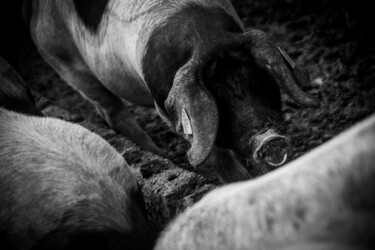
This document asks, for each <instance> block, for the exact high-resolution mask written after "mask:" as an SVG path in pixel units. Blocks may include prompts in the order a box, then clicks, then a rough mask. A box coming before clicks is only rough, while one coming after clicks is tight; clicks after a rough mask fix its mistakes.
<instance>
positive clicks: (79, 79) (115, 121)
mask: <svg viewBox="0 0 375 250" xmlns="http://www.w3.org/2000/svg"><path fill="white" fill-rule="evenodd" d="M42 54H43V53H42ZM44 56H45V58H46V59H47V60H48V61H49V62H50V63H51V65H52V66H53V67H54V68H55V70H56V71H57V72H58V73H59V74H60V76H61V78H62V79H63V80H65V81H66V82H67V83H68V84H69V85H70V86H72V87H73V88H74V89H75V90H77V91H78V92H79V93H80V94H81V95H82V96H83V97H84V98H86V99H87V100H89V101H90V102H91V103H92V104H93V105H94V106H95V107H96V110H97V111H98V113H99V114H100V115H101V116H102V117H103V119H104V120H105V121H106V122H107V124H108V125H109V126H110V127H111V128H112V129H114V130H115V131H116V132H119V133H121V134H123V135H124V136H126V137H127V138H128V139H130V140H132V141H133V142H135V143H136V144H138V145H139V146H141V147H142V148H144V149H146V150H148V151H151V152H153V153H155V154H159V155H161V156H164V152H163V151H162V150H161V149H160V148H159V147H158V146H156V144H155V143H154V142H153V140H152V139H151V138H150V137H149V135H148V134H147V133H146V132H145V131H143V130H142V128H141V127H140V126H139V125H138V123H137V122H136V121H135V120H134V117H133V116H132V115H131V112H130V110H129V108H128V107H127V105H126V104H125V103H124V101H123V100H122V99H121V98H119V97H118V96H116V95H114V94H113V93H112V92H110V91H109V90H108V89H107V88H106V87H105V86H103V84H102V83H101V82H100V81H99V80H98V79H97V78H96V77H95V76H94V75H93V74H92V73H91V72H90V70H89V69H88V67H87V66H86V65H85V63H84V62H83V61H82V60H77V58H75V59H74V61H73V62H72V61H69V63H67V62H66V61H65V60H62V59H60V58H58V57H55V56H51V55H46V54H45V53H44Z"/></svg>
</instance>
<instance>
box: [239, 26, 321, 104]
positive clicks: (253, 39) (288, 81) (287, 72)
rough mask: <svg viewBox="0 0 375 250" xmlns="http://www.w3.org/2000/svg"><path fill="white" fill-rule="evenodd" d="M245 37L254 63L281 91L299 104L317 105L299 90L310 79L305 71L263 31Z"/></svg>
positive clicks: (253, 32)
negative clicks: (265, 72) (266, 73)
mask: <svg viewBox="0 0 375 250" xmlns="http://www.w3.org/2000/svg"><path fill="white" fill-rule="evenodd" d="M245 37H246V43H247V46H250V52H251V54H252V56H253V57H254V60H255V62H256V63H257V64H258V65H259V66H260V67H261V68H263V69H264V70H265V71H267V72H268V74H269V75H270V76H271V77H272V78H273V79H274V80H275V82H276V83H277V84H278V86H279V87H280V88H281V89H282V90H284V91H285V92H286V93H287V94H288V95H289V96H290V97H291V98H292V99H293V100H294V101H296V102H297V103H299V104H302V105H306V106H317V105H318V101H317V100H316V99H315V98H313V97H312V96H311V95H309V94H307V93H305V92H303V91H302V89H301V88H300V87H301V86H304V85H307V84H308V82H307V81H309V79H310V78H309V74H308V72H307V71H306V70H304V69H302V68H301V67H299V66H298V65H296V64H295V63H294V62H293V60H292V59H291V58H290V57H289V56H288V55H287V54H286V53H285V51H283V50H282V49H280V48H278V47H276V46H275V45H274V43H273V42H272V41H271V39H269V38H268V36H267V35H266V34H265V33H264V32H263V31H260V30H251V31H249V32H247V33H246V34H245Z"/></svg>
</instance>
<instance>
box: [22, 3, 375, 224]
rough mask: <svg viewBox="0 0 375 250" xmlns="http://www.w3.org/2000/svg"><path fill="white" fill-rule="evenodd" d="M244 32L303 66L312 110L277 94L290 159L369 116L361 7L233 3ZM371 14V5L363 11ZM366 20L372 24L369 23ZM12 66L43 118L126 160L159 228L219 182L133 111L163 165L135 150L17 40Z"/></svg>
mask: <svg viewBox="0 0 375 250" xmlns="http://www.w3.org/2000/svg"><path fill="white" fill-rule="evenodd" d="M232 2H233V4H234V6H235V9H236V10H237V11H238V13H239V16H240V17H241V19H242V21H243V22H244V24H245V27H246V29H254V28H256V29H261V30H263V31H266V32H267V33H268V34H269V35H270V36H271V37H273V38H274V39H275V40H276V41H277V43H278V44H279V45H280V46H281V47H282V48H283V49H284V50H285V51H286V52H287V53H288V54H289V55H290V56H291V57H292V58H293V59H294V60H295V62H296V63H298V64H300V65H301V66H304V67H306V68H307V69H308V71H309V72H310V75H311V84H310V86H308V87H307V88H306V89H305V90H306V91H307V92H309V93H310V94H312V95H314V96H315V97H317V98H318V99H319V100H320V105H319V107H317V108H305V107H299V106H297V105H295V104H294V103H293V102H292V101H291V100H289V99H288V97H286V96H284V95H283V100H284V101H283V116H284V118H285V124H284V126H286V131H287V135H288V136H289V137H290V140H291V144H292V148H293V152H294V156H293V157H294V158H297V157H299V156H301V155H303V154H305V153H306V152H308V151H309V150H311V149H313V148H315V147H317V146H319V145H321V144H322V143H324V142H325V141H327V140H329V139H330V138H332V137H334V136H336V135H337V134H339V133H340V132H342V131H343V130H345V129H346V128H348V127H350V126H352V125H353V124H355V123H356V122H358V121H360V120H362V119H363V118H365V117H367V116H369V115H370V114H372V113H374V111H375V53H374V50H375V43H374V37H373V34H368V33H369V30H368V27H367V26H370V24H371V21H374V20H372V19H374V18H373V17H372V16H371V14H370V13H368V11H366V10H367V9H369V6H366V4H365V3H356V1H351V0H343V1H338V0H336V1H335V0H330V1H329V0H315V1H307V0H300V1H299V0H268V1H264V0H252V1H240V0H233V1H232ZM370 9H371V8H370ZM372 23H373V22H372ZM21 44H22V46H20V47H18V54H17V55H18V56H17V60H16V63H17V64H18V65H17V67H18V68H19V71H20V73H21V75H22V76H23V77H24V78H25V80H26V81H27V83H28V84H29V86H30V88H31V89H32V91H33V93H34V95H35V96H36V100H37V105H38V106H39V108H41V109H42V110H43V112H44V113H45V114H46V115H48V116H54V117H59V118H61V119H65V120H68V121H71V122H75V123H79V124H81V125H83V126H85V127H86V128H88V129H90V130H92V131H94V132H96V133H98V134H99V135H101V136H103V137H104V138H105V139H107V140H108V141H109V142H110V143H111V144H112V145H113V146H114V147H115V148H116V149H117V150H119V152H120V153H121V154H122V155H123V156H124V157H125V159H126V160H127V161H128V163H129V165H130V166H131V168H132V169H133V170H134V172H135V173H137V174H138V176H139V178H140V182H141V183H142V184H143V191H144V195H145V199H146V203H147V206H148V211H149V217H150V219H151V220H152V221H153V224H154V226H155V227H157V228H162V227H163V226H164V225H165V224H166V223H167V222H168V221H169V220H170V219H171V218H173V217H174V216H175V215H176V214H177V213H179V212H181V211H182V210H183V209H184V208H185V207H186V206H190V205H192V204H194V203H195V202H196V201H197V200H199V199H200V198H201V197H202V195H203V194H204V193H206V192H207V191H209V190H211V189H213V188H215V187H216V186H217V185H218V182H217V179H216V178H215V176H212V177H208V178H207V177H204V176H202V175H200V174H199V173H196V172H195V170H194V169H193V168H192V167H191V166H190V165H189V163H188V161H187V159H186V156H185V153H186V150H187V149H188V147H189V145H188V144H187V143H186V142H185V141H184V140H183V139H181V138H179V137H177V136H176V135H175V134H174V133H173V132H171V130H170V129H169V128H168V127H167V125H165V124H164V123H163V122H162V121H161V119H160V118H159V117H158V115H157V114H156V111H155V110H154V109H150V108H144V107H139V106H134V105H133V106H132V112H133V113H134V116H135V117H136V119H137V121H138V122H139V124H140V125H141V126H142V127H143V128H144V129H145V130H146V131H147V132H148V133H149V134H150V135H151V137H152V138H153V139H154V141H155V142H157V144H158V145H160V147H162V148H163V149H167V150H168V152H169V155H168V157H169V159H170V161H168V160H165V159H162V158H160V157H157V156H154V155H152V154H150V153H147V152H145V151H143V150H141V149H140V148H139V147H137V146H136V145H134V144H133V143H132V142H130V141H128V140H127V139H126V138H124V137H123V136H121V135H118V134H116V133H115V132H114V131H113V130H111V129H110V128H108V127H107V125H106V124H105V122H104V121H103V120H102V118H101V117H100V116H99V115H98V114H97V113H96V111H95V109H94V108H93V106H92V105H91V104H90V103H88V102H87V101H86V100H85V99H83V98H82V97H81V96H80V95H79V94H78V93H77V92H75V91H74V90H73V89H72V88H70V87H69V86H68V85H67V84H66V83H65V82H63V80H61V79H60V77H59V76H58V75H57V74H56V73H55V72H54V71H53V70H52V69H51V68H50V67H49V66H48V65H47V64H46V63H45V62H44V61H43V60H42V59H41V58H40V56H39V55H38V54H37V53H36V52H35V50H34V48H33V46H32V45H30V44H28V43H26V42H25V43H23V42H22V43H21Z"/></svg>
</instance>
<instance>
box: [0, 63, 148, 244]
mask: <svg viewBox="0 0 375 250" xmlns="http://www.w3.org/2000/svg"><path fill="white" fill-rule="evenodd" d="M15 111H16V112H15ZM0 201H1V202H0V249H20V250H21V249H22V250H24V249H61V250H62V249H82V248H86V247H87V248H89V249H122V248H127V249H151V248H152V246H153V244H154V239H155V235H154V232H153V231H152V230H151V228H150V226H149V225H148V222H147V218H146V211H145V205H144V201H143V196H142V193H141V190H140V187H139V185H138V182H137V178H136V176H135V175H134V174H133V173H132V172H131V170H130V168H129V166H128V165H127V163H126V162H125V160H124V159H123V157H122V156H121V155H120V154H119V153H118V152H117V151H116V150H115V149H114V148H113V147H112V146H110V145H109V144H108V142H106V141H105V140H104V139H103V138H101V137H100V136H98V135H96V134H94V133H92V132H90V131H89V130H87V129H85V128H83V127H82V126H79V125H76V124H72V123H69V122H66V121H63V120H60V119H55V118H47V117H43V114H42V113H41V112H40V111H39V110H38V109H37V108H36V107H35V105H34V102H33V100H32V96H31V94H30V92H29V91H28V89H27V88H26V86H25V83H24V82H23V80H22V79H21V78H20V76H19V75H18V74H17V73H16V72H15V71H14V70H13V69H12V68H11V67H10V65H9V64H7V63H6V62H5V61H3V60H2V59H1V58H0Z"/></svg>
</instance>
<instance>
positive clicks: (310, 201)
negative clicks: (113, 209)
mask: <svg viewBox="0 0 375 250" xmlns="http://www.w3.org/2000/svg"><path fill="white" fill-rule="evenodd" d="M374 222H375V114H374V115H372V116H371V117H369V118H367V119H366V120H364V121H362V122H360V123H359V124H357V125H355V126H353V127H352V128H350V129H349V130H347V131H346V132H344V133H342V134H341V135H339V136H337V137H336V138H334V139H333V140H331V141H329V142H327V143H325V144H323V145H321V146H319V147H318V148H316V149H314V150H313V151H311V152H309V153H308V154H306V155H304V156H302V157H300V158H298V159H297V160H295V161H293V162H291V163H289V164H287V165H285V166H284V167H283V168H280V169H278V170H275V171H273V172H271V173H269V174H266V175H264V176H262V177H259V178H258V179H256V180H251V181H244V182H241V183H235V184H230V185H227V186H225V187H222V188H218V189H217V190H214V191H212V192H210V193H209V194H207V195H206V196H205V197H203V198H202V200H201V201H199V202H198V203H197V204H195V205H194V206H193V207H191V208H188V209H187V210H186V211H185V212H184V213H183V214H181V215H180V216H178V217H177V218H176V219H175V220H174V221H173V222H172V223H170V225H169V226H168V227H167V228H166V229H165V230H164V232H163V233H162V235H161V237H159V239H158V243H157V247H156V248H155V250H182V249H194V250H227V249H231V250H243V249H248V250H264V249H267V250H318V249H319V250H341V249H345V250H370V249H375V223H374Z"/></svg>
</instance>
